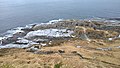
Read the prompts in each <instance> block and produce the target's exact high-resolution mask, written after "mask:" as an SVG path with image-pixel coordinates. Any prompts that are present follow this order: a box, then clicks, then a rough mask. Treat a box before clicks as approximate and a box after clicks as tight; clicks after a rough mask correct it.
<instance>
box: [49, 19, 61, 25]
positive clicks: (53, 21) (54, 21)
mask: <svg viewBox="0 0 120 68" xmlns="http://www.w3.org/2000/svg"><path fill="white" fill-rule="evenodd" d="M59 21H63V19H58V20H51V21H49V22H48V23H50V24H51V23H57V22H59Z"/></svg>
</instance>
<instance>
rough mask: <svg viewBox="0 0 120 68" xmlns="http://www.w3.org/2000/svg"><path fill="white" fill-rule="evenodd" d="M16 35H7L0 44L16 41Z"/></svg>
mask: <svg viewBox="0 0 120 68" xmlns="http://www.w3.org/2000/svg"><path fill="white" fill-rule="evenodd" d="M17 40H18V39H17V37H8V38H4V39H3V40H2V41H1V43H2V45H6V44H9V43H12V42H14V41H17Z"/></svg>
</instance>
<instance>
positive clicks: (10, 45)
mask: <svg viewBox="0 0 120 68" xmlns="http://www.w3.org/2000/svg"><path fill="white" fill-rule="evenodd" d="M119 24H120V23H119V22H117V23H112V22H106V21H94V20H74V19H72V20H70V19H68V20H62V19H59V20H52V21H49V22H48V23H42V24H31V25H27V26H26V27H18V28H14V29H11V30H9V31H7V32H6V33H5V35H4V36H3V37H0V50H1V54H0V55H1V56H4V57H0V58H1V59H2V60H0V61H1V62H2V63H3V62H4V61H3V59H5V57H8V56H9V58H12V57H13V56H14V55H16V56H18V55H19V56H21V57H22V56H23V55H20V54H21V53H23V54H24V55H27V54H28V53H29V55H31V54H32V55H35V56H30V57H34V58H35V57H37V59H40V61H38V60H37V62H41V63H45V59H43V56H45V57H44V58H48V56H49V58H52V59H50V60H47V59H46V61H47V62H48V63H51V62H52V61H54V62H57V63H59V62H62V64H63V65H61V68H66V67H69V68H79V67H81V68H93V67H97V66H98V67H105V68H109V67H112V68H119V67H120V64H119V61H118V60H119V58H120V56H119V54H120V52H119V51H120V50H119V49H120V25H119ZM17 48H22V49H17ZM4 49H5V50H8V53H7V52H4V51H3V53H2V50H4ZM14 49H15V51H18V52H20V51H21V53H20V54H18V53H14V52H13V50H14ZM9 50H10V51H9ZM19 50H20V51H19ZM9 52H10V53H9ZM4 53H5V54H6V53H7V54H8V55H7V56H6V55H4ZM11 53H13V54H12V56H10V55H11ZM36 55H37V56H36ZM38 56H40V57H38ZM53 57H54V58H53ZM55 57H56V58H59V60H57V59H55ZM66 57H67V58H66ZM69 57H70V58H69ZM104 57H105V58H104ZM17 58H18V59H19V60H20V57H17ZM34 58H33V59H34ZM12 59H14V58H12ZM64 59H66V60H64ZM67 59H69V60H71V59H72V60H71V61H70V62H69V61H68V60H67ZM81 59H82V60H83V61H81ZM110 59H111V60H112V62H111V61H110ZM25 60H26V59H25ZM76 60H77V61H76ZM29 61H31V62H32V61H33V60H29ZM6 62H8V61H5V62H4V63H6ZM25 62H26V61H25ZM72 62H75V63H76V62H78V63H80V65H81V64H83V65H82V66H79V64H74V63H72ZM96 62H98V64H95V63H96ZM2 63H1V65H2ZM11 63H12V62H11ZM13 64H14V63H13ZM25 64H26V63H25ZM28 64H29V63H28ZM35 64H36V62H35ZM51 64H52V65H48V67H49V68H54V66H55V63H51ZM87 64H90V65H87ZM15 65H16V64H15ZM40 65H41V64H40ZM66 65H68V66H66ZM13 66H14V65H13ZM28 66H29V65H28ZM37 66H38V67H39V65H37ZM42 66H44V65H42ZM73 66H74V67H73ZM98 67H97V68H98ZM19 68H20V67H19ZM21 68H22V67H21ZM29 68H32V67H29ZM36 68H37V67H36ZM42 68H45V67H42Z"/></svg>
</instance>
